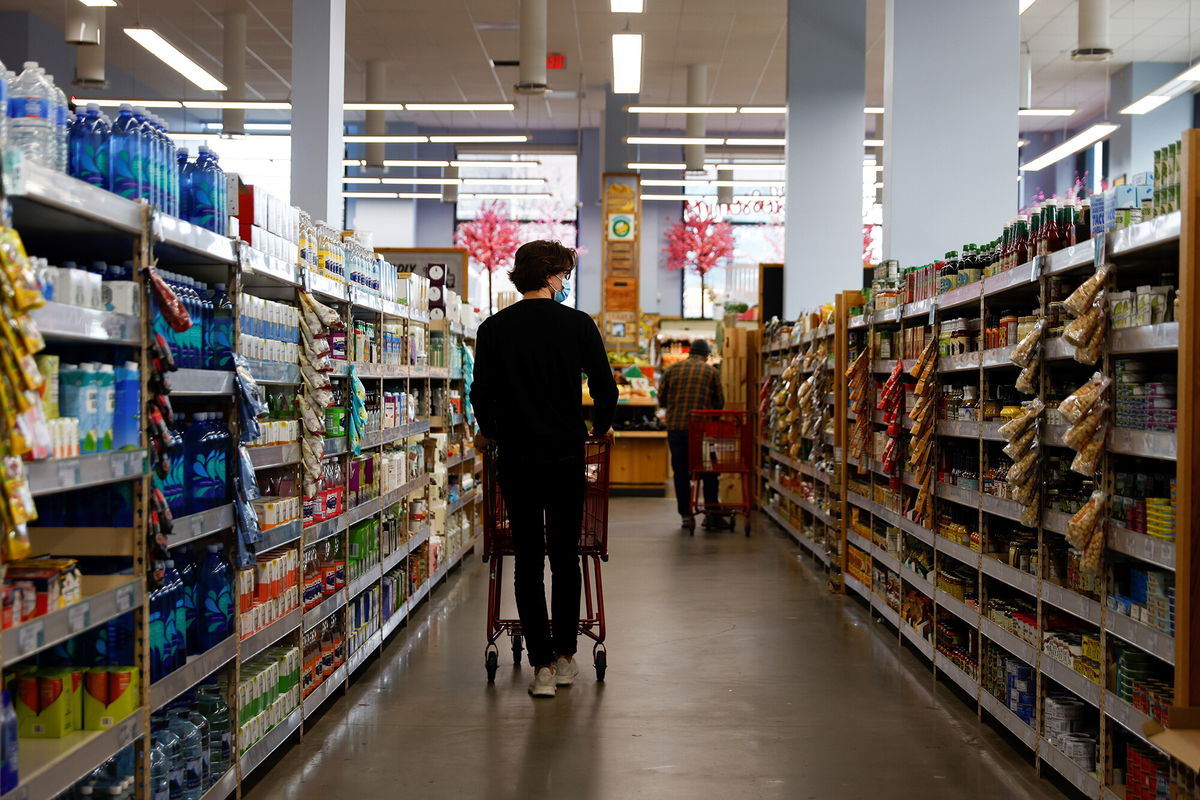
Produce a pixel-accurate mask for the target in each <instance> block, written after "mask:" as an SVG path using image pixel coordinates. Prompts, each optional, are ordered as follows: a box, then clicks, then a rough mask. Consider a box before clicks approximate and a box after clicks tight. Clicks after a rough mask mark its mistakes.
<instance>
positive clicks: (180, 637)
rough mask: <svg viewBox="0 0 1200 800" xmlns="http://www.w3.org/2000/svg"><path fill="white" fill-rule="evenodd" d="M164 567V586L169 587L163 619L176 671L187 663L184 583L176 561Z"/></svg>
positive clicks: (172, 666)
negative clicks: (176, 568)
mask: <svg viewBox="0 0 1200 800" xmlns="http://www.w3.org/2000/svg"><path fill="white" fill-rule="evenodd" d="M163 567H164V571H163V585H164V586H166V587H167V595H166V596H165V597H164V600H163V615H164V616H163V619H165V620H167V625H166V629H167V633H168V635H170V636H171V669H172V670H176V669H179V668H180V667H182V666H183V665H184V664H185V663H186V662H187V639H185V638H184V628H185V626H186V625H187V611H186V610H185V609H184V607H183V581H182V580H180V578H179V573H178V572H176V570H175V561H174V560H173V559H167V560H166V561H164V562H163ZM168 614H169V615H170V618H169V619H168V617H167V615H168Z"/></svg>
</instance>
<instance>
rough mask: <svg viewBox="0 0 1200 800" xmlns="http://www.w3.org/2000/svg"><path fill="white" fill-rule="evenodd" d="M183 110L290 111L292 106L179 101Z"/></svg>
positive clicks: (283, 104)
mask: <svg viewBox="0 0 1200 800" xmlns="http://www.w3.org/2000/svg"><path fill="white" fill-rule="evenodd" d="M179 102H180V103H182V104H183V107H184V108H191V109H202V108H212V109H233V110H235V111H237V110H243V111H290V110H291V108H292V104H291V103H288V102H286V101H275V100H180V101H179Z"/></svg>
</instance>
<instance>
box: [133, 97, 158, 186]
mask: <svg viewBox="0 0 1200 800" xmlns="http://www.w3.org/2000/svg"><path fill="white" fill-rule="evenodd" d="M133 119H134V122H136V123H137V135H138V141H139V142H140V143H141V146H140V147H139V148H138V161H137V174H138V197H140V198H142V199H143V200H151V198H152V197H154V196H156V192H157V188H158V187H157V180H156V178H155V175H154V169H153V163H154V152H155V143H154V132H153V126H151V125H150V121H149V120H148V119H146V109H144V108H142V107H141V106H134V108H133ZM151 203H153V200H151Z"/></svg>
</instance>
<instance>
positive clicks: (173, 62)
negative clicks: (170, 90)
mask: <svg viewBox="0 0 1200 800" xmlns="http://www.w3.org/2000/svg"><path fill="white" fill-rule="evenodd" d="M125 35H126V36H128V37H129V38H130V39H133V40H134V41H135V42H137V43H138V44H140V45H141V46H142V47H144V48H146V50H147V51H149V52H150V54H151V55H153V56H154V57H155V58H157V59H158V60H159V61H162V62H163V63H164V64H166V65H167V66H168V67H170V68H171V69H173V70H175V71H176V72H178V73H179V74H180V75H182V76H183V77H185V78H187V79H188V80H189V81H191V82H192V83H194V84H195V85H196V86H197V87H199V88H201V89H203V90H204V91H206V92H223V91H225V90H226V89H227V88H228V87H227V86H225V84H223V83H221V82H220V81H219V80H217V79H216V78H215V77H213V75H212V73H210V72H209V71H208V70H206V69H205V68H204V67H202V66H200V65H199V64H197V63H196V62H195V61H192V60H191V59H190V58H188V57H187V56H185V55H184V54H183V52H182V51H180V50H179V48H177V47H175V45H173V44H171V43H170V42H168V41H167V40H166V39H164V38H163V37H162V36H161V35H160V34H159V33H158V31H156V30H154V29H153V28H125Z"/></svg>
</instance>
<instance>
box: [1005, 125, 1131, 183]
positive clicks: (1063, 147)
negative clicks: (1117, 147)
mask: <svg viewBox="0 0 1200 800" xmlns="http://www.w3.org/2000/svg"><path fill="white" fill-rule="evenodd" d="M1119 127H1121V126H1120V125H1115V124H1113V123H1111V122H1097V123H1096V124H1095V125H1093V126H1091V127H1090V128H1088V129H1087V130H1085V131H1083V132H1081V133H1077V134H1075V135H1074V136H1072V137H1071V138H1070V139H1067V140H1066V141H1065V142H1063V143H1062V144H1060V145H1059V146H1058V147H1054V148H1051V149H1050V150H1047V151H1046V152H1045V153H1042V154H1041V155H1040V156H1038V157H1037V158H1035V159H1033V161H1030V162H1028V163H1026V164H1022V165H1021V166H1020V170H1021V171H1022V172H1037V171H1038V170H1040V169H1045V168H1046V167H1048V166H1050V165H1051V164H1055V163H1057V162H1059V161H1061V160H1063V159H1064V158H1066V157H1067V156H1071V155H1074V154H1076V153H1078V152H1079V151H1080V150H1083V149H1085V148H1087V147H1091V146H1092V145H1093V144H1095V143H1096V142H1098V141H1100V140H1101V139H1104V138H1106V137H1107V136H1108V135H1109V134H1111V133H1112V132H1113V131H1115V130H1116V129H1117V128H1119Z"/></svg>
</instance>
